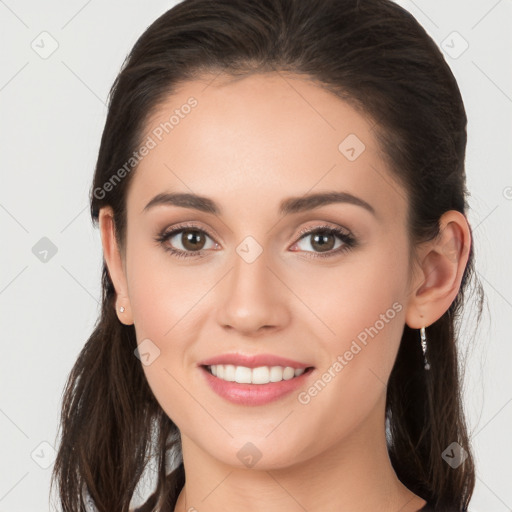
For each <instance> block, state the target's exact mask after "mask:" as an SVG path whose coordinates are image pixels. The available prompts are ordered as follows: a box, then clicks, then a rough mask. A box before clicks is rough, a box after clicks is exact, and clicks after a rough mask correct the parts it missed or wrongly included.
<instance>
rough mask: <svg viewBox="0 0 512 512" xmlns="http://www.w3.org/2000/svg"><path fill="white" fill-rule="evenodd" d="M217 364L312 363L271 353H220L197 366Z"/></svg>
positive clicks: (289, 364) (295, 364) (253, 365)
mask: <svg viewBox="0 0 512 512" xmlns="http://www.w3.org/2000/svg"><path fill="white" fill-rule="evenodd" d="M217 364H232V365H234V366H246V367H247V368H258V367H259V366H283V367H286V366H291V367H292V368H296V369H297V368H304V369H306V368H309V367H310V366H312V365H309V364H305V363H300V362H299V361H294V360H293V359H288V358H286V357H280V356H276V355H273V354H255V355H245V354H236V353H232V354H222V355H219V356H215V357H210V358H209V359H205V360H204V361H201V362H200V363H198V366H212V365H217Z"/></svg>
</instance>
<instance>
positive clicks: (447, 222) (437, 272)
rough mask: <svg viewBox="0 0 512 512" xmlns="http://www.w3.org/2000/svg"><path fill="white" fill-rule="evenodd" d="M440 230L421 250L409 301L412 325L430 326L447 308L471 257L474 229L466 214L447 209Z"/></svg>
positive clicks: (408, 308) (417, 326)
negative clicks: (472, 229)
mask: <svg viewBox="0 0 512 512" xmlns="http://www.w3.org/2000/svg"><path fill="white" fill-rule="evenodd" d="M439 229H440V233H439V235H438V236H437V237H436V238H435V240H432V241H429V242H426V243H425V245H424V246H423V247H422V248H421V250H420V252H419V257H420V269H419V272H417V273H416V275H417V277H416V279H415V283H414V284H413V287H412V288H411V289H410V300H409V302H408V305H407V311H406V317H405V322H406V323H407V325H408V326H409V327H411V328H413V329H420V328H421V327H428V326H429V325H431V324H433V323H434V322H435V321H437V320H438V319H439V318H441V316H443V314H444V313H445V312H446V311H447V310H448V308H449V307H450V305H451V304H452V302H453V301H454V300H455V297H456V296H457V293H458V292H459V289H460V284H461V281H462V275H463V273H464V269H465V268H466V264H467V262H468V258H469V252H470V247H471V231H470V228H469V225H468V222H467V220H466V217H465V216H464V215H463V214H462V213H460V212H458V211H456V210H450V211H448V212H445V213H444V214H443V216H442V217H441V219H440V220H439Z"/></svg>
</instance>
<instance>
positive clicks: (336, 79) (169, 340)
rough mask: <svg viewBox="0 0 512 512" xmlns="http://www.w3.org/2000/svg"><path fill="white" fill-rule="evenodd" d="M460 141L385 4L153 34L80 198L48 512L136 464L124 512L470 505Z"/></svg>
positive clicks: (328, 3) (416, 42) (128, 72)
mask: <svg viewBox="0 0 512 512" xmlns="http://www.w3.org/2000/svg"><path fill="white" fill-rule="evenodd" d="M465 146H466V115H465V110H464V106H463V102H462V98H461V95H460V92H459V89H458V87H457V84H456V81H455V79H454V77H453V74H452V73H451V71H450V69H449V67H448V65H447V64H446V62H445V61H444V59H443V57H442V55H441V53H440V51H439V49H438V48H437V46H436V44H435V43H434V42H433V41H432V39H431V38H430V37H429V36H428V35H427V34H426V32H425V30H424V29H423V28H422V27H421V26H420V25H419V24H418V23H417V21H416V20H415V19H414V18H413V16H411V15H410V14H409V13H407V12H406V11H405V10H404V9H402V8H401V7H399V6H398V5H396V4H394V3H392V2H390V1H383V0H366V1H365V2H359V1H356V0H263V1H260V2H247V1H242V0H220V1H215V2H211V1H209V0H185V1H184V2H182V3H180V4H178V5H177V6H175V7H174V8H172V9H171V10H169V11H168V12H166V13H165V14H164V15H162V16H161V17H160V18H159V19H158V20H157V21H155V22H154V23H153V24H152V25H151V26H150V27H149V28H148V29H147V30H146V32H145V33H144V34H143V35H142V36H141V37H140V39H139V40H138V41H137V43H136V45H135V47H134V48H133V50H132V52H131V54H130V55H129V57H128V59H127V61H126V62H125V65H124V67H123V69H122V71H121V72H120V74H119V76H118V77H117V79H116V81H115V83H114V86H113V88H112V91H111V98H110V104H109V111H108V116H107V120H106V124H105V129H104V132H103V136H102V140H101V147H100V150H99V156H98V161H97V166H96V172H95V176H94V181H93V185H92V187H91V213H92V218H93V220H94V221H95V222H97V223H98V225H99V228H100V234H101V240H102V244H103V250H104V265H103V303H102V311H101V316H100V318H99V320H98V323H97V325H96V328H95V330H94V332H93V333H92V335H91V337H90V338H89V340H88V341H87V343H86V345H85V347H84V349H83V351H82V352H81V354H80V356H79V358H78V360H77V362H76V364H75V366H74V368H73V370H72V372H71V375H70V378H69V381H68V384H67V387H66V394H65V397H64V402H63V410H62V442H61V445H60V447H59V452H58V457H57V460H56V463H55V468H54V474H53V477H54V479H56V480H57V481H58V484H59V492H60V500H61V503H62V506H63V509H64V510H66V511H78V510H82V508H81V506H83V505H81V503H82V502H83V500H85V499H86V497H87V496H90V498H91V500H92V502H93V503H94V506H95V507H96V509H97V510H100V511H109V512H112V511H127V510H129V509H130V507H131V506H132V505H131V500H132V497H133V495H134V491H135V489H136V487H137V484H138V483H139V480H140V479H141V476H142V474H143V471H144V469H145V467H146V465H147V463H148V461H149V460H150V458H151V455H152V454H154V455H155V457H156V460H157V463H158V470H157V473H156V474H155V475H154V477H155V481H156V482H155V489H154V490H153V492H152V494H151V496H150V497H149V498H148V499H147V501H146V502H145V503H144V504H143V505H142V506H140V508H138V509H137V510H139V511H152V510H160V511H174V512H182V511H185V510H199V511H200V510H208V511H210V512H217V511H220V510H226V509H228V508H229V509H232V510H245V511H263V510H264V511H265V512H269V511H274V510H281V511H282V510H286V511H295V510H308V511H309V512H316V511H322V512H329V511H339V510H349V511H351V512H353V511H361V512H365V511H375V510H379V511H401V512H416V511H419V510H422V511H427V510H436V511H463V510H467V507H468V504H469V501H470V498H471V495H472V492H473V487H474V480H475V473H474V466H473V458H472V453H471V447H470V446H469V443H468V435H467V429H466V425H465V419H464V415H463V409H462V401H461V397H460V390H461V383H460V377H459V374H458V366H457V364H458V355H457V346H456V332H455V327H454V326H455V321H456V320H457V318H458V316H459V314H460V312H461V309H462V305H463V302H464V291H465V290H466V288H467V287H468V286H469V282H470V278H471V277H473V278H474V275H473V264H474V263H473V262H474V253H473V247H472V244H471V228H470V226H469V224H468V222H467V218H466V213H467V208H468V207H467V202H466V194H467V192H466V188H465V171H464V156H465ZM480 293H481V292H480ZM173 454H174V456H175V457H176V458H177V462H176V463H175V464H169V460H168V456H170V455H173ZM171 466H173V467H172V468H171ZM170 469H172V470H171V471H170V472H169V470H170Z"/></svg>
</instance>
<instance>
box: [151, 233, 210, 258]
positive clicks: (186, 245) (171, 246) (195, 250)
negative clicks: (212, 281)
mask: <svg viewBox="0 0 512 512" xmlns="http://www.w3.org/2000/svg"><path fill="white" fill-rule="evenodd" d="M207 239H210V240H211V241H212V242H213V246H210V247H208V246H207V244H206V242H207ZM155 241H156V242H158V243H160V244H161V245H162V246H163V248H164V249H165V250H166V251H168V252H170V253H171V254H173V255H174V256H176V257H178V258H189V257H197V256H202V255H203V251H205V250H208V249H212V248H216V247H217V246H218V244H217V243H216V242H214V241H213V240H212V238H211V237H210V235H209V234H208V233H207V232H206V231H205V230H203V229H200V228H198V227H197V226H194V225H181V226H177V227H176V228H174V229H172V230H170V231H165V230H164V231H163V232H162V233H160V234H159V235H158V236H157V237H156V238H155ZM169 242H171V243H169ZM176 245H177V247H176ZM180 246H181V247H180Z"/></svg>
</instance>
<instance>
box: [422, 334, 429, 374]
mask: <svg viewBox="0 0 512 512" xmlns="http://www.w3.org/2000/svg"><path fill="white" fill-rule="evenodd" d="M420 339H421V348H422V350H423V361H424V367H425V370H430V363H429V362H428V361H427V356H426V352H427V335H426V334H425V327H422V328H421V329H420Z"/></svg>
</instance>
